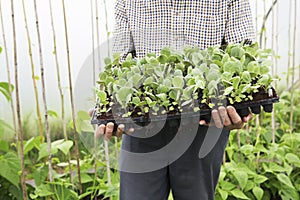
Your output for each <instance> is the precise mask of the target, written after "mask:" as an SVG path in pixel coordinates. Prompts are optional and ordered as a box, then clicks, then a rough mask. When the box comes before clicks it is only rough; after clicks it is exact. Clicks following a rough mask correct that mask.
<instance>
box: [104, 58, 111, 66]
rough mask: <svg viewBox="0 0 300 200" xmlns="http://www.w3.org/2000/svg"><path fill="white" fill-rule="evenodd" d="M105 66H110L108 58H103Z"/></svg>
mask: <svg viewBox="0 0 300 200" xmlns="http://www.w3.org/2000/svg"><path fill="white" fill-rule="evenodd" d="M104 63H105V65H111V59H110V58H109V57H107V58H104Z"/></svg>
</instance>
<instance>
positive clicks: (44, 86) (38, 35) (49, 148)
mask: <svg viewBox="0 0 300 200" xmlns="http://www.w3.org/2000/svg"><path fill="white" fill-rule="evenodd" d="M34 13H35V20H36V31H37V37H38V46H39V55H40V68H41V82H42V96H43V104H44V113H45V128H46V138H47V150H48V154H49V157H48V168H49V172H48V174H49V181H50V182H53V176H52V154H51V135H50V127H49V119H48V108H47V98H46V85H45V76H44V61H43V52H42V44H41V34H40V27H39V18H38V11H37V4H36V0H34Z"/></svg>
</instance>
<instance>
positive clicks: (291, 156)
mask: <svg viewBox="0 0 300 200" xmlns="http://www.w3.org/2000/svg"><path fill="white" fill-rule="evenodd" d="M285 159H286V160H287V161H288V162H289V163H290V164H294V165H295V166H297V167H300V159H299V157H298V156H297V155H295V154H293V153H288V154H286V155H285Z"/></svg>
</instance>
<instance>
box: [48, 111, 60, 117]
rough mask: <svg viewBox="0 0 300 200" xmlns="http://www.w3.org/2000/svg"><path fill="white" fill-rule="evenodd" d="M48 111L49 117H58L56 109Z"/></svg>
mask: <svg viewBox="0 0 300 200" xmlns="http://www.w3.org/2000/svg"><path fill="white" fill-rule="evenodd" d="M47 112H48V115H49V117H56V118H58V114H57V112H55V111H54V110H48V111H47Z"/></svg>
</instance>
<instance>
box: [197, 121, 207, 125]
mask: <svg viewBox="0 0 300 200" xmlns="http://www.w3.org/2000/svg"><path fill="white" fill-rule="evenodd" d="M199 124H200V125H201V126H208V123H206V121H205V120H200V121H199Z"/></svg>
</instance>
